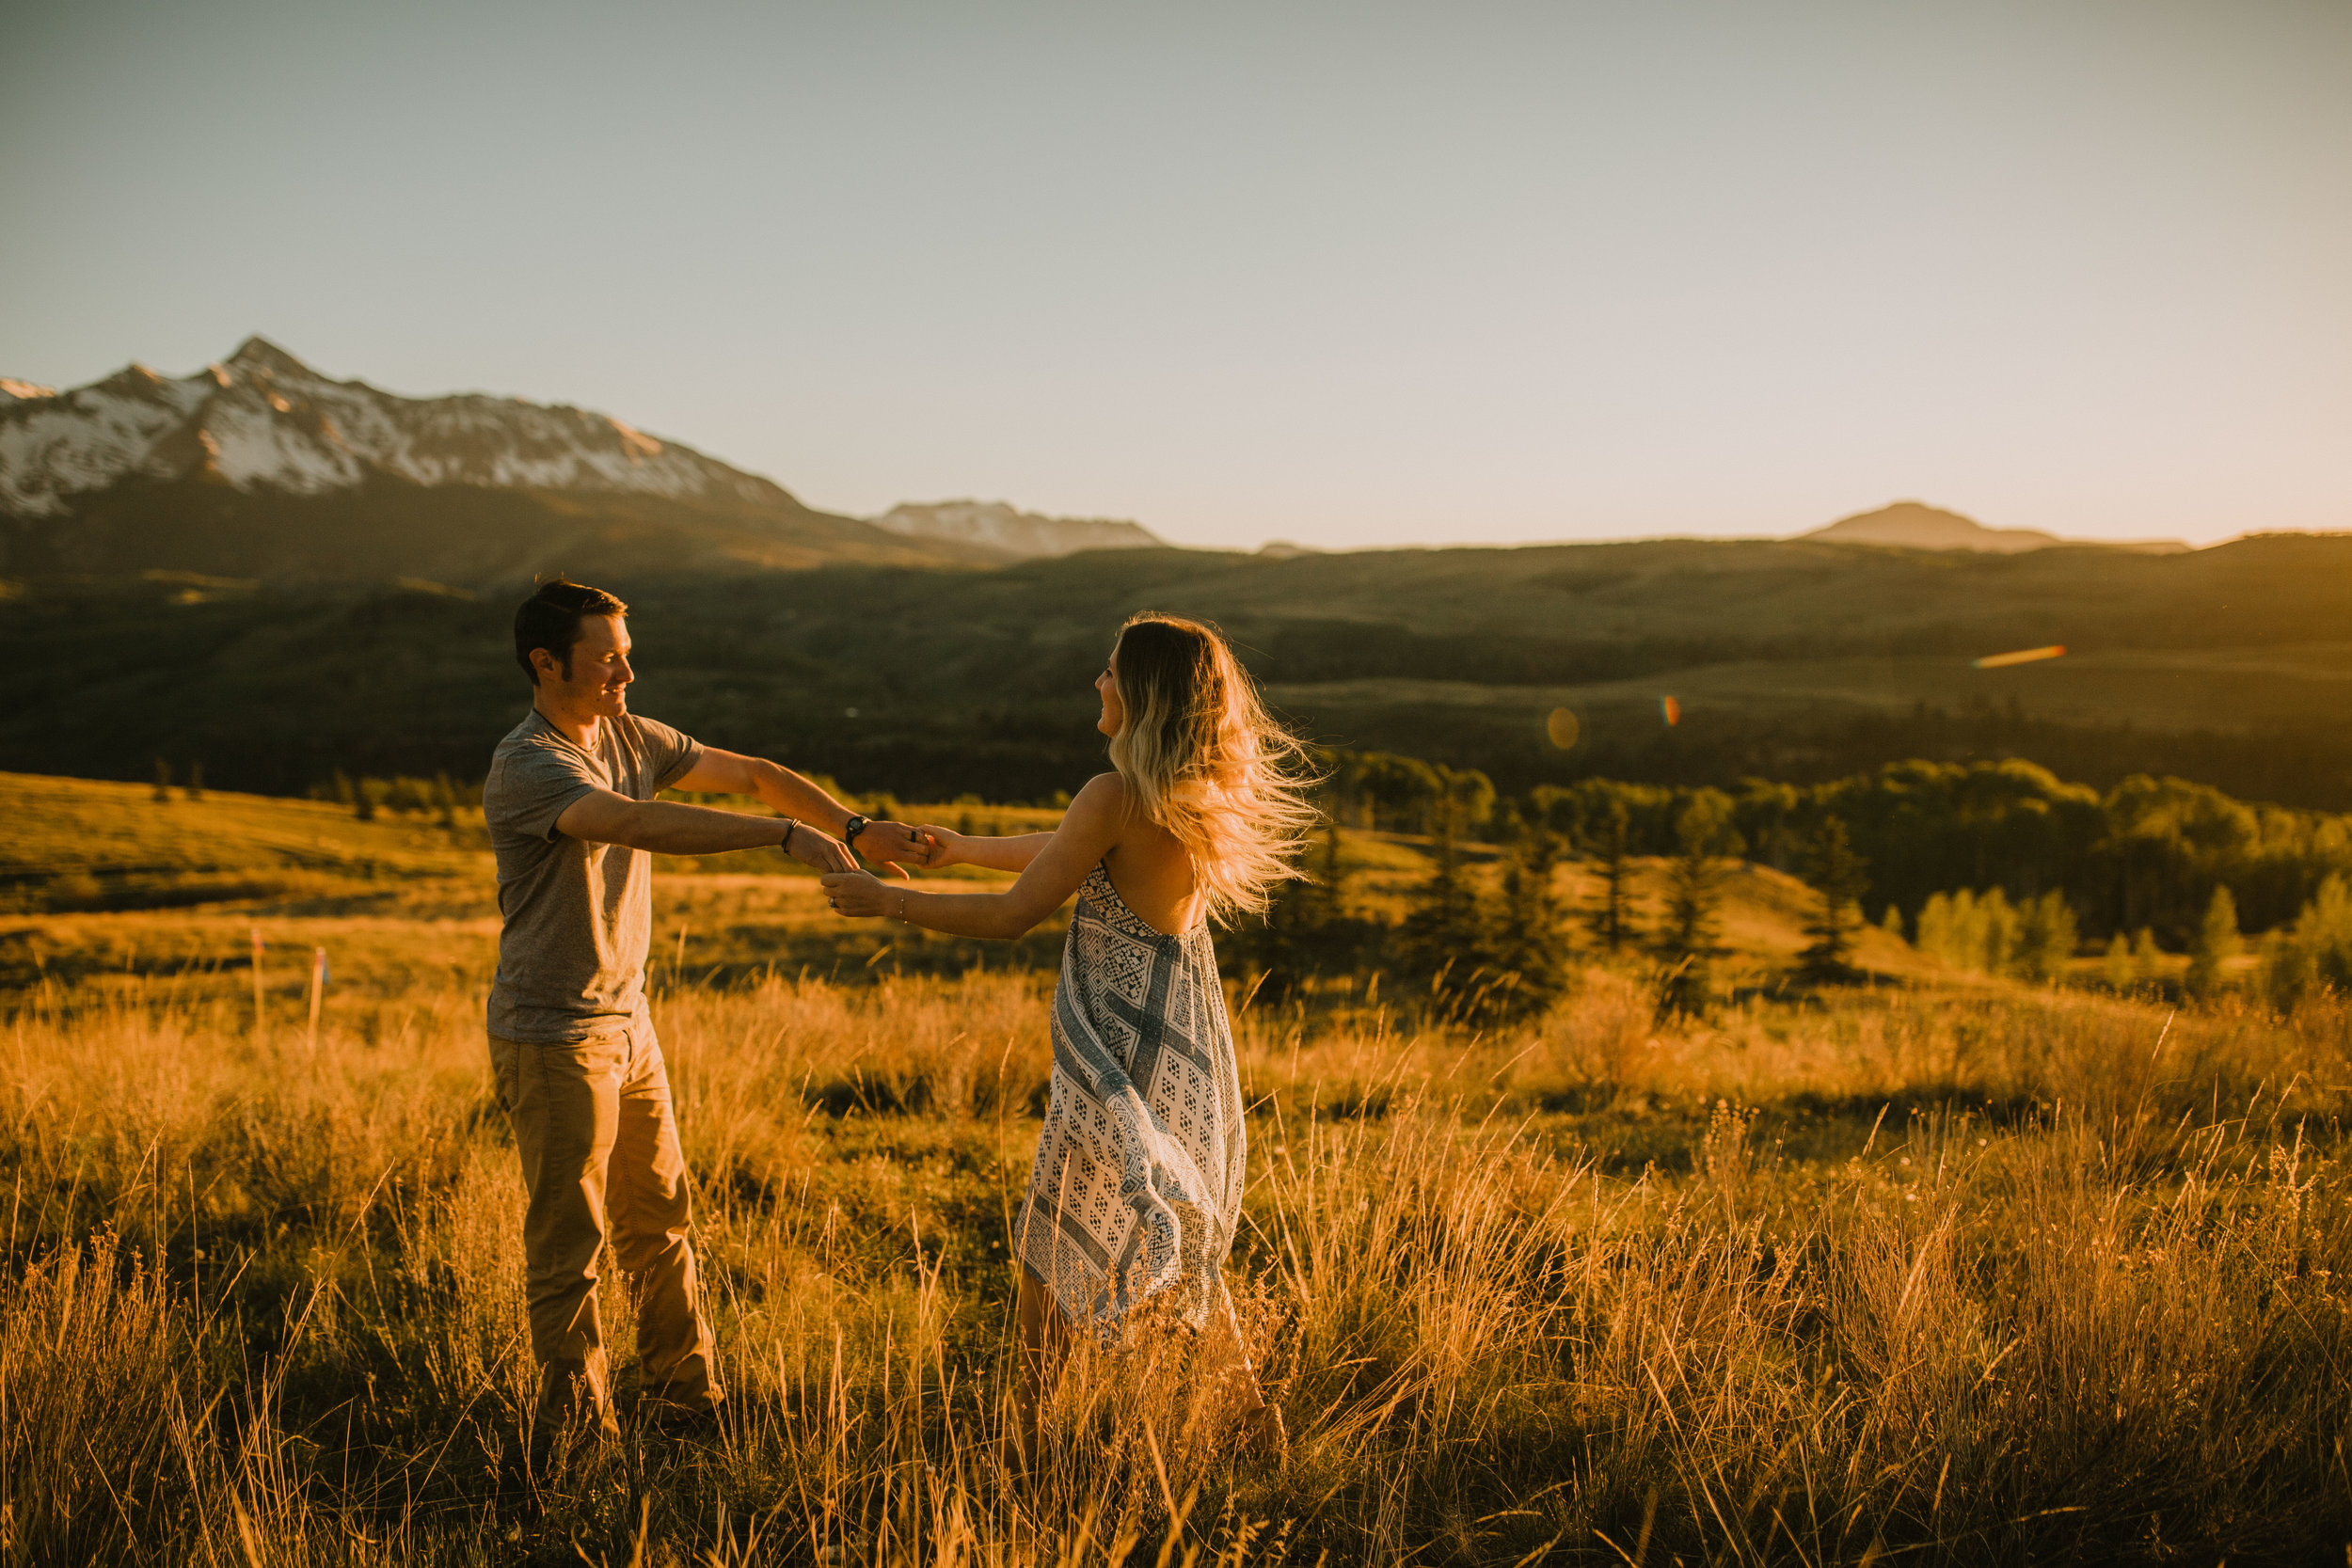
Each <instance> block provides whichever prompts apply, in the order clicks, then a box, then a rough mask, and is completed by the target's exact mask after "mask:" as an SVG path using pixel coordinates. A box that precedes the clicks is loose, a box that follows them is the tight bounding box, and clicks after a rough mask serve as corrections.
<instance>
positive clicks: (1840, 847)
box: [1802, 816, 1870, 980]
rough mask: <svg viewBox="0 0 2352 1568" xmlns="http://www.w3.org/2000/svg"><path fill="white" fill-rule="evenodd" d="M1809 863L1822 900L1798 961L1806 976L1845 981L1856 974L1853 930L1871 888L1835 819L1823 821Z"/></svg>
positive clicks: (1866, 871) (1863, 866)
mask: <svg viewBox="0 0 2352 1568" xmlns="http://www.w3.org/2000/svg"><path fill="white" fill-rule="evenodd" d="M1809 860H1810V863H1809V864H1808V866H1807V869H1808V871H1809V872H1810V873H1811V876H1812V881H1813V887H1814V891H1816V892H1818V893H1819V894H1820V895H1821V908H1820V911H1818V912H1817V913H1816V914H1815V915H1814V917H1813V918H1812V920H1810V921H1809V922H1807V923H1806V926H1805V934H1806V935H1807V936H1810V937H1811V938H1812V939H1813V945H1812V946H1810V947H1808V948H1806V949H1805V950H1804V955H1803V957H1802V962H1803V964H1804V974H1805V976H1806V977H1807V978H1808V979H1813V980H1840V979H1845V978H1848V977H1850V976H1851V974H1853V973H1854V969H1853V964H1852V961H1851V958H1852V953H1853V936H1854V927H1856V926H1857V925H1859V924H1860V923H1861V920H1862V911H1861V908H1860V904H1861V899H1862V895H1863V894H1864V893H1866V892H1867V891H1868V889H1869V886H1870V878H1869V866H1868V863H1867V862H1865V861H1864V860H1863V858H1862V857H1861V856H1859V855H1857V854H1855V853H1854V852H1853V843H1852V841H1851V839H1849V838H1848V837H1847V835H1846V824H1845V823H1844V822H1843V821H1841V820H1839V819H1838V818H1837V817H1835V816H1830V817H1824V818H1823V819H1822V821H1821V826H1820V830H1819V831H1818V832H1816V833H1815V834H1814V836H1813V846H1812V853H1811V855H1810V858H1809Z"/></svg>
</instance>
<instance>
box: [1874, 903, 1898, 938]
mask: <svg viewBox="0 0 2352 1568" xmlns="http://www.w3.org/2000/svg"><path fill="white" fill-rule="evenodd" d="M1879 927H1880V928H1881V929H1883V931H1885V933H1886V934H1887V935H1888V936H1890V937H1893V938H1894V939H1895V940H1896V941H1897V942H1900V941H1902V940H1903V907H1902V906H1901V905H1900V904H1889V905H1887V906H1886V914H1885V917H1884V918H1883V919H1882V920H1881V921H1880V922H1879Z"/></svg>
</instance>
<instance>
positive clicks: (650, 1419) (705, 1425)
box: [637, 1397, 719, 1442]
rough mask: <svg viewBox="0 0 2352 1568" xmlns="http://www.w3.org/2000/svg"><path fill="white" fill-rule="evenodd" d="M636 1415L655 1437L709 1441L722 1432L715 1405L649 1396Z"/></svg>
mask: <svg viewBox="0 0 2352 1568" xmlns="http://www.w3.org/2000/svg"><path fill="white" fill-rule="evenodd" d="M637 1418H638V1420H639V1422H640V1423H642V1424H643V1425H644V1428H645V1429H646V1430H647V1431H649V1432H651V1433H653V1434H654V1435H655V1436H657V1437H666V1438H669V1439H671V1440H673V1441H678V1442H685V1441H695V1440H702V1441H707V1440H709V1439H711V1438H715V1437H717V1436H718V1435H719V1407H718V1406H717V1405H715V1404H708V1403H695V1404H681V1403H678V1402H675V1401H672V1400H664V1399H655V1398H650V1397H649V1398H646V1399H643V1400H640V1401H639V1402H637Z"/></svg>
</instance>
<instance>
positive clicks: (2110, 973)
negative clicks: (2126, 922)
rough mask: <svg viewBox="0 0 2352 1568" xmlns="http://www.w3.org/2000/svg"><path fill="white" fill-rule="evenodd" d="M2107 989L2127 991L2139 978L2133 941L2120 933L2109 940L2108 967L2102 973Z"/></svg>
mask: <svg viewBox="0 0 2352 1568" xmlns="http://www.w3.org/2000/svg"><path fill="white" fill-rule="evenodd" d="M2102 973H2103V974H2104V976H2105V978H2106V982H2107V989H2108V990H2115V991H2126V990H2131V989H2132V983H2133V982H2134V981H2136V980H2137V979H2138V978H2139V968H2138V966H2137V964H2135V963H2133V961H2132V939H2131V938H2129V937H2127V936H2125V935H2124V934H2123V933H2122V932H2121V931H2118V932H2116V933H2115V935H2113V936H2111V937H2109V938H2107V957H2106V968H2105V970H2104V971H2103V972H2102Z"/></svg>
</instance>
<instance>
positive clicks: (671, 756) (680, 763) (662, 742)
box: [637, 719, 703, 794]
mask: <svg viewBox="0 0 2352 1568" xmlns="http://www.w3.org/2000/svg"><path fill="white" fill-rule="evenodd" d="M637 730H638V733H639V734H640V735H641V736H644V744H645V777H646V778H647V779H649V780H651V781H652V782H653V788H654V793H656V794H660V792H661V791H662V790H665V789H667V788H669V787H670V786H671V785H672V784H675V783H677V782H678V780H680V779H682V778H684V777H686V775H687V774H689V773H691V772H692V771H693V770H694V765H695V764H696V763H698V762H700V761H702V759H703V749H702V743H701V742H700V741H697V740H696V739H695V738H694V737H693V736H690V735H687V734H685V733H683V732H682V731H678V730H674V729H672V728H671V727H670V726H669V725H667V724H664V723H661V722H660V721H657V720H652V719H640V720H638V721H637Z"/></svg>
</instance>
